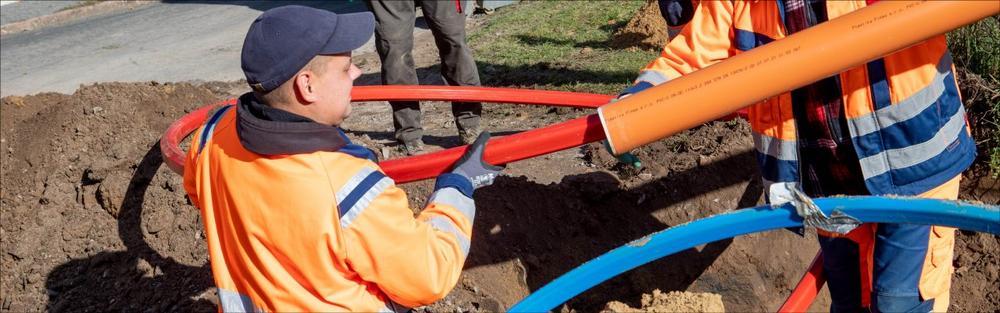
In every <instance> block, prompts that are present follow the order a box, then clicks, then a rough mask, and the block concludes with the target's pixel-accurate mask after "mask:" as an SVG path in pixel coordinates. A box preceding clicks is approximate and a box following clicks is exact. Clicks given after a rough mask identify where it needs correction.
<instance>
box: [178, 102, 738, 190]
mask: <svg viewBox="0 0 1000 313" xmlns="http://www.w3.org/2000/svg"><path fill="white" fill-rule="evenodd" d="M612 98H614V97H612V96H608V95H600V94H589V93H576V92H565V91H549V90H527V89H512V88H488V87H457V86H357V87H354V89H352V91H351V99H352V101H390V100H437V101H464V102H469V101H477V102H500V103H521V104H533V105H546V106H564V107H574V108H585V109H593V108H597V107H599V106H601V105H604V104H606V103H608V101H610V100H611V99H612ZM235 103H236V99H229V100H226V101H224V102H221V103H216V104H212V105H208V106H205V107H202V108H200V109H198V110H195V111H193V112H191V113H188V114H187V115H185V116H184V117H182V118H181V119H179V120H177V121H176V122H174V123H173V124H171V125H170V127H169V128H167V131H166V132H165V134H164V135H163V138H162V139H161V140H160V150H161V151H162V153H163V158H164V162H165V163H167V166H169V167H170V169H171V170H173V171H174V172H176V173H179V174H183V172H184V160H185V159H184V151H183V150H181V149H180V147H179V144H180V142H181V140H183V139H184V137H186V136H187V135H188V134H190V133H191V132H193V131H194V130H195V129H197V128H198V127H199V126H201V124H202V123H204V122H205V119H206V118H207V115H208V112H209V111H211V110H212V108H214V107H216V106H218V105H232V104H235ZM741 116H746V112H738V113H737V114H731V115H728V116H726V117H724V118H723V119H733V118H736V117H741ZM601 139H604V133H602V132H601V126H600V125H599V124H598V121H597V115H590V116H586V117H581V118H577V119H574V120H570V121H566V122H563V123H559V124H555V125H550V126H547V127H543V128H538V129H534V130H530V131H526V132H522V133H518V134H514V135H510V136H505V137H501V138H497V139H493V140H490V143H489V144H488V146H487V149H486V160H487V161H489V162H493V164H506V163H509V162H513V161H517V160H523V159H527V158H531V157H535V156H539V155H543V154H548V153H552V152H555V151H559V150H563V149H568V148H572V147H575V146H579V145H583V144H587V143H590V142H594V141H597V140H601ZM464 150H465V147H456V148H451V149H446V150H442V151H438V152H434V153H429V154H423V155H418V156H412V157H407V158H401V159H395V160H388V161H383V162H381V163H380V164H379V166H381V167H382V170H383V171H385V173H386V174H387V175H388V176H389V177H392V178H393V180H395V181H396V182H397V183H405V182H411V181H416V180H421V179H425V178H431V177H434V176H437V175H438V174H440V173H443V172H444V171H446V170H448V167H450V166H451V165H452V164H453V163H454V162H455V160H457V159H458V158H459V157H460V156H461V155H462V153H463V152H464Z"/></svg>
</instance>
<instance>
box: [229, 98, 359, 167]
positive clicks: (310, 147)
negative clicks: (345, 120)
mask: <svg viewBox="0 0 1000 313" xmlns="http://www.w3.org/2000/svg"><path fill="white" fill-rule="evenodd" d="M236 134H237V137H239V138H240V143H241V144H243V147H244V148H246V149H247V150H250V151H251V152H253V153H257V154H263V155H287V154H300V153H313V152H317V151H338V150H340V149H341V148H344V146H347V145H348V144H350V143H351V141H350V140H349V139H348V138H347V135H345V134H344V132H343V131H341V130H340V128H339V127H336V126H327V125H323V124H320V123H316V122H315V121H313V120H311V119H309V118H306V117H303V116H301V115H297V114H294V113H291V112H288V111H284V110H280V109H275V108H272V107H270V106H267V105H265V104H263V103H261V102H260V101H258V100H257V99H256V97H254V95H253V93H250V92H248V93H245V94H243V95H242V96H240V98H239V101H238V102H237V103H236Z"/></svg>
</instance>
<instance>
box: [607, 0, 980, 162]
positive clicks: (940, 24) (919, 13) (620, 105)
mask: <svg viewBox="0 0 1000 313" xmlns="http://www.w3.org/2000/svg"><path fill="white" fill-rule="evenodd" d="M997 13H1000V1H996V0H987V1H880V2H878V3H876V4H873V5H871V6H869V7H867V8H864V9H861V10H857V11H854V12H851V13H849V14H846V15H844V16H841V17H838V18H836V19H833V20H830V21H827V22H824V23H822V24H819V25H816V26H814V27H810V28H809V29H806V30H803V31H801V32H798V33H795V34H793V35H791V36H788V37H786V38H783V39H781V40H776V41H774V42H771V43H769V44H766V45H763V46H761V47H757V48H755V49H753V50H750V51H747V52H744V53H740V54H738V55H736V56H734V57H731V58H729V59H727V60H725V61H722V62H719V63H717V64H714V65H712V66H709V67H706V68H703V69H700V70H698V71H695V72H693V73H691V74H688V75H684V76H681V77H680V78H677V79H675V80H672V81H670V82H667V83H665V84H661V85H659V86H656V87H652V88H650V89H647V90H645V91H643V92H640V93H637V94H634V95H632V96H630V97H627V98H625V99H621V100H619V101H618V102H615V103H612V104H608V105H606V106H603V107H601V108H600V109H598V111H597V112H598V114H600V116H601V121H602V124H603V125H604V131H605V132H606V135H607V137H608V141H610V143H611V148H612V150H613V151H615V153H616V154H618V153H621V152H627V151H630V150H632V149H634V148H636V147H638V146H641V145H644V144H647V143H650V142H653V141H656V140H659V139H660V138H664V137H667V136H670V135H673V134H676V133H678V132H680V131H683V130H686V129H689V128H691V127H694V126H696V125H699V124H702V123H705V122H707V121H710V120H713V119H715V118H718V117H720V116H723V115H725V114H727V113H729V112H733V111H736V110H737V109H740V108H743V107H746V106H749V105H751V104H754V103H757V102H759V101H761V100H764V99H765V98H767V97H771V96H774V95H777V94H780V93H782V92H786V91H788V90H793V89H795V88H798V87H801V86H804V85H807V84H810V83H812V82H814V81H817V80H820V79H822V78H823V77H828V76H830V75H834V74H836V73H839V72H842V71H844V70H846V69H849V68H851V67H854V66H857V65H861V64H864V63H865V62H868V61H871V60H873V59H876V58H879V57H881V56H883V55H886V54H889V53H891V52H893V51H897V50H900V49H903V48H906V47H908V46H910V45H912V44H914V43H917V42H920V41H922V40H926V39H928V38H931V37H933V36H936V35H938V34H942V33H945V32H947V31H949V30H952V29H955V28H958V27H961V26H962V25H965V24H969V23H972V22H975V21H977V20H979V19H982V18H984V17H988V16H990V15H995V14H997ZM693 104H699V105H693Z"/></svg>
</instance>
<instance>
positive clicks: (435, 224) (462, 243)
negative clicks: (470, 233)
mask: <svg viewBox="0 0 1000 313" xmlns="http://www.w3.org/2000/svg"><path fill="white" fill-rule="evenodd" d="M427 224H431V228H434V229H437V230H439V231H443V232H446V233H449V234H452V235H454V236H455V239H456V240H458V246H459V248H461V249H462V254H463V255H469V245H471V243H470V242H469V237H466V236H465V234H463V233H462V231H461V230H459V229H458V226H457V225H455V223H454V222H452V221H451V220H450V219H448V218H447V217H444V216H435V217H432V218H431V219H430V220H428V221H427Z"/></svg>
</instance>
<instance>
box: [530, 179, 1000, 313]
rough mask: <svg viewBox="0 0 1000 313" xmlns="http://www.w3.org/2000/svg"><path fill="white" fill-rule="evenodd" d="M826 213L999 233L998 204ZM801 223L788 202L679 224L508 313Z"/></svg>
mask: <svg viewBox="0 0 1000 313" xmlns="http://www.w3.org/2000/svg"><path fill="white" fill-rule="evenodd" d="M814 200H815V202H816V205H818V206H819V207H820V209H821V210H823V212H824V213H826V214H827V215H830V214H831V212H832V211H834V210H840V211H843V212H844V213H846V214H847V215H850V216H853V217H855V218H857V219H859V220H861V221H862V222H865V223H897V224H923V225H941V226H949V227H955V228H960V229H964V230H972V231H978V232H988V233H992V234H1000V207H998V206H989V205H974V204H970V203H964V202H959V201H946V200H933V199H910V198H891V197H836V198H818V199H814ZM796 226H802V218H800V217H799V216H798V215H797V214H796V213H795V209H794V208H793V207H792V206H791V205H790V204H787V205H784V206H781V207H777V208H772V207H770V206H759V207H755V208H748V209H742V210H738V211H733V212H730V213H724V214H720V215H716V216H711V217H707V218H704V219H700V220H696V221H693V222H690V223H687V224H681V225H677V226H674V227H671V228H668V229H665V230H662V231H659V232H656V233H653V234H650V235H648V236H645V237H642V238H640V239H638V240H635V241H632V242H630V243H628V244H625V245H624V246H621V247H618V248H617V249H614V250H611V251H609V252H608V253H605V254H604V255H601V256H599V257H597V258H595V259H593V260H590V261H588V262H587V263H584V264H583V265H580V266H579V267H577V268H575V269H573V270H572V271H570V272H569V273H566V274H564V275H563V276H561V277H559V278H557V279H556V280H554V281H552V282H550V283H548V284H547V285H545V286H544V287H542V288H541V289H538V290H537V291H535V292H534V293H532V294H531V295H528V297H527V298H525V299H524V300H521V302H518V303H517V304H515V305H514V306H513V307H511V309H510V311H511V312H546V311H549V310H552V309H553V308H555V307H556V306H558V305H560V304H562V303H564V302H566V301H567V300H569V299H571V298H573V297H574V296H576V295H578V294H580V293H582V292H584V291H586V290H587V289H590V288H591V287H593V286H596V285H597V284H600V283H601V282H604V281H605V280H608V279H610V278H612V277H615V276H617V275H619V274H621V273H624V272H625V271H628V270H631V269H633V268H636V267H638V266H640V265H643V264H646V263H649V262H652V261H654V260H657V259H660V258H662V257H665V256H668V255H671V254H674V253H677V252H680V251H684V250H686V249H689V248H692V247H695V246H698V245H702V244H706V243H709V242H713V241H718V240H722V239H727V238H732V237H736V236H740V235H746V234H751V233H757V232H763V231H768V230H775V229H781V228H787V227H796Z"/></svg>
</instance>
